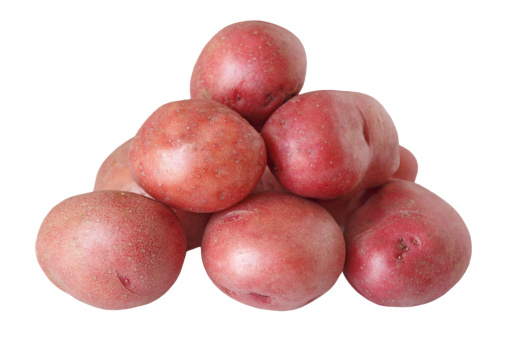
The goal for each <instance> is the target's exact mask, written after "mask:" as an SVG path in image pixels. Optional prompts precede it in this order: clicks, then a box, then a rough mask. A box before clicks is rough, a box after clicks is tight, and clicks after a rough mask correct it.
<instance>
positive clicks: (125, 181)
mask: <svg viewBox="0 0 507 338" xmlns="http://www.w3.org/2000/svg"><path fill="white" fill-rule="evenodd" d="M131 143H132V139H130V140H128V141H126V142H125V143H123V144H122V145H120V146H119V147H118V148H116V149H115V150H114V151H113V152H112V153H111V154H110V155H109V156H108V157H107V158H106V159H105V160H104V162H103V163H102V165H101V166H100V168H99V171H98V173H97V178H96V179H95V187H94V191H98V190H122V191H130V192H135V193H137V194H141V195H144V196H146V197H149V198H152V197H151V196H150V195H149V194H147V193H146V192H145V191H144V190H143V189H142V188H141V187H140V186H139V185H138V184H137V183H136V181H135V180H134V178H133V177H132V174H131V173H130V170H129V166H128V152H129V149H130V145H131ZM172 209H173V211H174V212H175V213H176V216H178V218H179V220H180V222H181V226H182V227H183V231H184V232H185V237H186V239H187V251H188V250H192V249H195V248H197V247H199V246H201V240H202V234H203V233H204V228H205V227H206V224H207V223H208V221H209V219H210V217H211V214H210V213H196V212H190V211H186V210H181V209H176V208H172Z"/></svg>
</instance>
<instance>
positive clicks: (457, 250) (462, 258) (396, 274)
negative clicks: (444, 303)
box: [344, 180, 472, 307]
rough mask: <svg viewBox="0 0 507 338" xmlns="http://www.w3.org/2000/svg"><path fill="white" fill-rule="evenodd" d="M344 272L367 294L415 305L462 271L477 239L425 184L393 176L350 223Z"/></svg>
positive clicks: (433, 296)
mask: <svg viewBox="0 0 507 338" xmlns="http://www.w3.org/2000/svg"><path fill="white" fill-rule="evenodd" d="M344 235H345V240H346V245H347V261H346V264H345V269H344V274H345V277H346V278H347V280H348V281H349V282H350V284H351V285H352V286H353V287H354V289H355V290H356V291H358V292H359V293H360V294H361V295H363V296H364V297H365V298H366V299H368V300H370V301H372V302H374V303H376V304H379V305H385V306H397V307H402V306H403V307H404V306H416V305H421V304H425V303H428V302H431V301H433V300H435V299H437V298H439V297H441V296H442V295H444V294H445V293H446V292H448V291H449V290H450V289H451V288H452V287H453V286H454V285H455V284H456V283H457V282H458V281H459V280H460V279H461V277H462V276H463V274H464V273H465V271H466V269H467V267H468V265H469V263H470V258H471V253H472V243H471V239H470V234H469V232H468V229H467V227H466V225H465V223H464V222H463V220H462V218H461V217H460V216H459V214H458V213H457V212H456V211H455V210H454V209H453V208H452V207H451V206H450V205H449V204H448V203H446V202H445V201H444V200H442V199H441V198H440V197H438V196H437V195H435V194H434V193H432V192H430V191H429V190H427V189H426V188H424V187H422V186H420V185H418V184H416V183H413V182H409V181H404V180H392V181H389V182H388V183H386V184H385V185H383V186H382V187H380V188H377V189H375V190H374V191H373V192H372V193H371V196H370V197H369V198H368V199H367V200H366V201H365V203H364V204H363V205H362V206H361V207H360V208H359V209H357V210H356V211H355V212H354V213H353V214H352V215H351V216H350V217H349V218H348V220H347V222H346V224H345V233H344Z"/></svg>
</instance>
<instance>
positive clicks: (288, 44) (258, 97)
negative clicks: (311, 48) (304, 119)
mask: <svg viewBox="0 0 507 338" xmlns="http://www.w3.org/2000/svg"><path fill="white" fill-rule="evenodd" d="M305 76H306V53H305V50H304V47H303V45H302V43H301V41H299V39H298V38H297V37H296V36H295V35H294V34H292V33H291V32H290V31H288V30H287V29H285V28H283V27H280V26H277V25H274V24H271V23H268V22H263V21H244V22H238V23H234V24H232V25H229V26H227V27H225V28H223V29H222V30H220V31H219V32H218V33H217V34H216V35H215V36H213V37H212V38H211V40H210V41H209V42H208V43H207V44H206V46H205V47H204V48H203V50H202V52H201V54H200V55H199V58H198V59H197V62H196V64H195V66H194V70H193V72H192V77H191V82H190V95H191V98H201V99H203V98H204V99H213V100H215V101H218V102H221V103H223V104H226V105H227V106H229V107H230V108H232V109H234V110H235V111H237V112H238V113H240V114H241V115H242V116H243V117H244V118H245V119H247V120H248V121H249V122H250V123H251V124H252V125H253V126H254V127H255V128H257V130H260V129H261V128H262V125H263V124H264V122H265V121H266V120H267V119H268V117H269V115H271V113H273V112H274V111H275V110H276V108H278V107H279V106H280V105H281V104H282V103H283V102H285V101H287V100H288V99H289V98H291V97H292V96H294V95H297V94H298V93H299V92H300V91H301V88H302V87H303V83H304V80H305Z"/></svg>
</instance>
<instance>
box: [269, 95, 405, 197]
mask: <svg viewBox="0 0 507 338" xmlns="http://www.w3.org/2000/svg"><path fill="white" fill-rule="evenodd" d="M261 135H262V137H263V138H264V140H265V142H266V149H267V152H268V165H269V166H270V169H271V171H272V172H273V173H274V174H275V176H276V178H277V179H278V181H279V182H280V184H281V185H282V186H284V187H285V188H286V189H287V190H288V191H290V192H292V193H294V194H296V195H300V196H303V197H308V198H318V199H333V198H337V197H343V196H345V197H347V195H353V194H355V193H356V192H358V191H360V190H362V189H365V188H369V187H373V186H377V185H380V184H382V183H384V182H386V181H387V180H388V179H389V178H390V177H391V176H392V175H393V174H394V172H395V171H396V170H397V169H398V166H399V150H398V133H397V131H396V128H395V126H394V123H393V121H392V120H391V117H390V116H389V115H388V114H387V112H386V111H385V109H384V107H382V105H381V104H380V103H379V102H378V101H377V100H375V99H374V98H372V97H370V96H368V95H365V94H361V93H355V92H344V91H336V90H321V91H315V92H309V93H304V94H300V95H297V96H295V97H293V98H292V99H290V100H289V101H288V102H286V103H285V104H283V105H282V106H281V107H280V108H278V109H277V110H276V111H275V112H274V113H273V114H272V115H271V117H270V118H269V119H268V121H267V122H266V124H265V125H264V128H263V129H262V132H261Z"/></svg>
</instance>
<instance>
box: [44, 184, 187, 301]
mask: <svg viewBox="0 0 507 338" xmlns="http://www.w3.org/2000/svg"><path fill="white" fill-rule="evenodd" d="M35 248H36V255H37V260H38V262H39V264H40V267H41V268H42V270H43V271H44V273H45V274H46V276H47V277H48V278H49V280H50V281H51V282H52V283H53V284H55V285H56V286H57V287H58V288H60V289H61V290H63V291H65V292H66V293H68V294H70V295H71V296H73V297H75V298H76V299H78V300H80V301H82V302H84V303H87V304H89V305H92V306H95V307H98V308H102V309H111V310H118V309H127V308H132V307H136V306H140V305H145V304H148V303H150V302H152V301H154V300H156V299H158V298H159V297H161V296H162V295H163V294H164V293H166V292H167V291H168V290H169V288H170V287H171V286H172V285H173V284H174V282H175V281H176V279H177V278H178V276H179V273H180V271H181V268H182V265H183V261H184V259H185V254H186V243H185V234H184V233H183V229H182V228H181V224H180V222H179V220H178V218H177V217H176V215H175V214H174V212H173V211H172V210H171V209H170V208H168V207H167V206H165V205H163V204H162V203H159V202H156V201H154V200H152V199H149V198H146V197H144V196H141V195H139V194H135V193H130V192H122V191H95V192H91V193H86V194H82V195H78V196H74V197H70V198H68V199H66V200H64V201H62V202H61V203H59V204H58V205H56V206H55V207H54V208H53V209H52V210H51V211H50V212H49V214H48V215H47V216H46V218H45V219H44V221H43V222H42V225H41V227H40V229H39V233H38V235H37V241H36V245H35Z"/></svg>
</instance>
